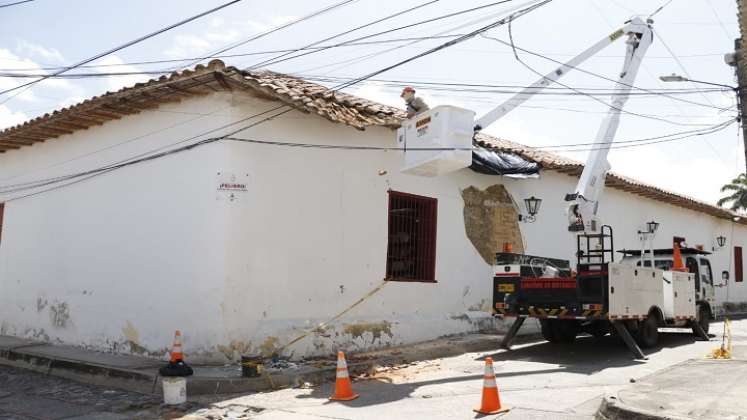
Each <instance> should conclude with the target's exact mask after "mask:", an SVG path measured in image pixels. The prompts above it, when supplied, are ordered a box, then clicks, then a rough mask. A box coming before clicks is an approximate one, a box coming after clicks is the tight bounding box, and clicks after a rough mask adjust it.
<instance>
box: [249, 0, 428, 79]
mask: <svg viewBox="0 0 747 420" xmlns="http://www.w3.org/2000/svg"><path fill="white" fill-rule="evenodd" d="M439 1H440V0H430V1H427V2H425V3H421V4H419V5H417V6H414V7H410V8H407V9H405V10H401V11H399V12H396V13H392V14H390V15H387V16H384V17H383V18H380V19H376V20H374V21H372V22H368V23H366V24H363V25H359V26H356V27H354V28H352V29H348V30H346V31H344V32H340V33H338V34H335V35H332V36H329V37H327V38H324V39H320V40H318V41H315V42H312V43H311V44H307V45H305V46H303V47H301V48H299V49H298V50H295V51H288V52H285V53H283V54H280V55H277V56H275V57H272V58H268V59H266V60H264V61H261V62H259V63H256V64H253V65H252V66H251V67H250V68H252V69H253V68H257V67H261V66H263V65H265V64H266V63H272V62H279V61H277V60H280V59H282V58H284V57H287V56H289V55H291V54H293V53H295V52H298V51H300V50H306V49H308V48H311V47H314V46H316V45H319V44H321V43H324V42H327V41H331V40H333V39H335V38H339V37H341V36H345V35H347V34H350V33H353V32H356V31H359V30H361V29H363V28H367V27H369V26H373V25H376V24H379V23H381V22H384V21H387V20H389V19H392V18H395V17H399V16H402V15H405V14H407V13H410V12H413V11H415V10H418V9H421V8H423V7H426V6H430V5H432V4H434V3H437V2H439ZM315 52H316V51H315ZM309 54H311V53H309ZM294 58H295V57H294Z"/></svg>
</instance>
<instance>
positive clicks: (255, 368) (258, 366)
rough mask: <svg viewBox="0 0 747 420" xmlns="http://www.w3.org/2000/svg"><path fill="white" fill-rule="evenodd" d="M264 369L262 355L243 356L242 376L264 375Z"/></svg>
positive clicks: (254, 376)
mask: <svg viewBox="0 0 747 420" xmlns="http://www.w3.org/2000/svg"><path fill="white" fill-rule="evenodd" d="M263 369H264V365H263V361H262V357H261V356H241V376H243V377H245V378H256V377H258V376H260V375H262V370H263Z"/></svg>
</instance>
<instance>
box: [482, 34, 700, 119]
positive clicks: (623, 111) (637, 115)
mask: <svg viewBox="0 0 747 420" xmlns="http://www.w3.org/2000/svg"><path fill="white" fill-rule="evenodd" d="M483 36H484V37H487V36H486V35H483ZM488 38H489V39H493V40H496V38H492V37H488ZM508 38H509V40H510V45H511V48H512V49H513V51H514V57H515V58H516V60H517V61H518V62H519V63H521V64H522V65H523V66H524V67H525V68H527V69H528V70H529V71H531V72H532V73H535V74H536V75H538V76H540V77H542V78H545V75H544V74H542V73H540V72H539V71H537V70H535V69H534V68H533V67H531V66H530V65H529V64H527V63H526V62H524V60H522V59H521V57H519V54H518V52H517V50H516V47H515V44H514V38H513V30H512V22H511V21H509V22H508ZM568 67H572V66H568ZM576 68H577V67H576ZM547 80H548V81H549V82H551V83H556V84H559V85H560V86H564V87H566V88H568V89H571V90H573V91H575V92H578V93H579V94H581V95H584V96H587V97H589V98H591V99H593V100H595V101H597V102H599V103H601V104H603V105H605V106H606V107H609V108H612V109H614V110H616V111H619V112H621V113H624V114H627V115H633V116H636V117H640V118H646V119H651V120H656V121H661V122H665V123H668V124H673V125H679V126H692V125H693V124H689V123H682V122H679V121H673V120H669V119H666V118H660V117H655V116H652V115H646V114H639V113H636V112H632V111H627V110H625V109H623V108H620V107H617V106H615V105H613V104H611V103H608V102H606V101H604V100H602V99H599V98H597V97H595V96H592V95H589V94H587V93H584V92H581V91H579V90H578V89H574V88H572V87H571V86H569V85H567V84H565V83H562V82H560V81H559V80H550V79H547ZM616 84H620V85H623V86H628V87H629V86H631V85H628V84H626V83H622V82H619V81H616Z"/></svg>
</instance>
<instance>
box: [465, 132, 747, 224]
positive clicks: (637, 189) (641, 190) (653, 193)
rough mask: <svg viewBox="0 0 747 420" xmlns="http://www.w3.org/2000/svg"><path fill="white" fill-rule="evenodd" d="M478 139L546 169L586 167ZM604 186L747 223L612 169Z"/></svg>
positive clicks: (503, 142) (488, 138)
mask: <svg viewBox="0 0 747 420" xmlns="http://www.w3.org/2000/svg"><path fill="white" fill-rule="evenodd" d="M476 140H477V143H478V144H479V145H480V146H483V147H487V148H490V149H494V150H497V151H501V152H511V153H514V154H517V155H519V156H521V157H523V158H524V159H527V160H529V161H531V162H536V163H538V164H540V165H541V166H542V168H544V169H546V170H552V171H556V172H560V173H564V174H567V175H570V176H573V177H578V176H580V175H581V172H582V171H583V170H584V164H583V163H581V162H579V161H576V160H573V159H568V158H566V157H563V156H560V155H556V154H554V153H550V152H546V151H544V150H539V149H535V148H532V147H529V146H524V145H521V144H519V143H514V142H512V141H509V140H504V139H499V138H495V137H491V136H488V135H484V134H478V135H477V138H476ZM605 185H606V186H607V187H610V188H614V189H617V190H622V191H625V192H629V193H631V194H636V195H639V196H642V197H645V198H649V199H652V200H656V201H661V202H665V203H668V204H671V205H673V206H677V207H684V208H686V209H690V210H694V211H698V212H702V213H706V214H709V215H711V216H714V217H718V218H720V219H729V220H733V219H734V217H735V216H739V217H740V219H739V221H738V223H740V224H744V225H747V218H745V217H744V216H741V215H739V214H737V213H734V212H732V211H731V210H728V209H725V208H722V207H718V206H714V205H713V204H710V203H707V202H705V201H700V200H698V199H695V198H692V197H688V196H686V195H683V194H678V193H674V192H671V191H667V190H665V189H663V188H659V187H657V186H655V185H651V184H647V183H645V182H641V181H638V180H635V179H633V178H629V177H627V176H624V175H620V174H617V173H615V172H612V171H610V172H608V173H607V178H606V179H605ZM569 192H570V191H569Z"/></svg>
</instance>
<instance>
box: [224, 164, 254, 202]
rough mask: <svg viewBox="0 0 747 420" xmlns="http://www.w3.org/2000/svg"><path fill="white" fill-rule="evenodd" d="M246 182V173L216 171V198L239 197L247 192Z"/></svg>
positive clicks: (228, 198)
mask: <svg viewBox="0 0 747 420" xmlns="http://www.w3.org/2000/svg"><path fill="white" fill-rule="evenodd" d="M248 183H249V174H248V173H235V172H223V171H218V177H217V182H216V184H217V197H216V198H217V199H218V200H227V201H232V202H233V201H237V200H239V197H241V196H242V195H244V194H246V193H247V191H248V190H247V186H248Z"/></svg>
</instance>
